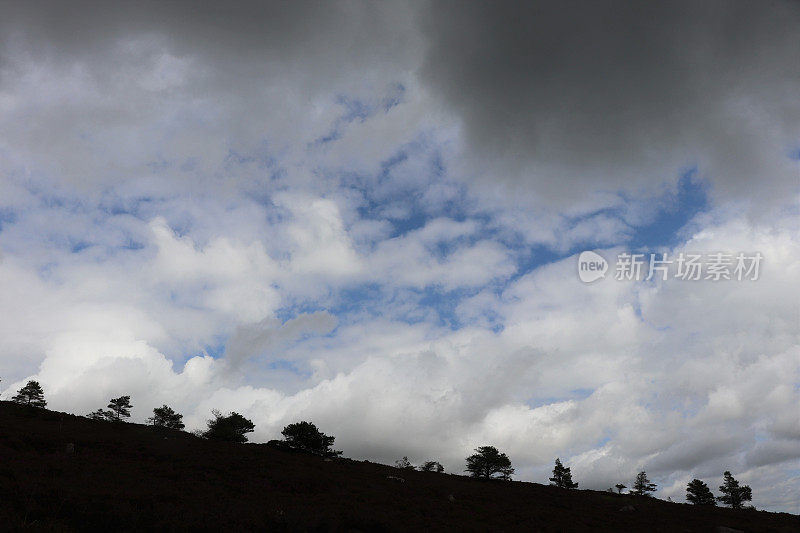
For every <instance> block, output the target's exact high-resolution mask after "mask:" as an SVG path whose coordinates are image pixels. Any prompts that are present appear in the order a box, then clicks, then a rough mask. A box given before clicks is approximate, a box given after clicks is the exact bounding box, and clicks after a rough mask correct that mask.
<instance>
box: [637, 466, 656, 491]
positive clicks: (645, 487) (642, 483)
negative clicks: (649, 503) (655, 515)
mask: <svg viewBox="0 0 800 533" xmlns="http://www.w3.org/2000/svg"><path fill="white" fill-rule="evenodd" d="M655 490H656V484H655V483H650V480H649V479H647V474H645V472H644V470H642V471H641V472H639V473H638V474H637V475H636V481H634V482H633V490H632V491H631V494H635V495H637V496H650V493H651V492H655Z"/></svg>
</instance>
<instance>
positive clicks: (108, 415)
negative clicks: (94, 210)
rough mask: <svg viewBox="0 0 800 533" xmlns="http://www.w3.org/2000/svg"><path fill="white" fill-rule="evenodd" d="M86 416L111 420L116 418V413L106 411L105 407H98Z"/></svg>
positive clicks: (93, 418)
mask: <svg viewBox="0 0 800 533" xmlns="http://www.w3.org/2000/svg"><path fill="white" fill-rule="evenodd" d="M86 418H91V419H92V420H105V421H109V420H113V419H114V413H112V412H111V411H105V410H103V409H98V410H97V411H92V412H91V413H89V414H88V415H86Z"/></svg>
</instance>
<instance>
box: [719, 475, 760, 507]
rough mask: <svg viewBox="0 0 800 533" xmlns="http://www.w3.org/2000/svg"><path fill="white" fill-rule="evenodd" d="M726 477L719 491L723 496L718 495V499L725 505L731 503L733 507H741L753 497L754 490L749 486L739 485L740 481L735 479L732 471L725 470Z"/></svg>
mask: <svg viewBox="0 0 800 533" xmlns="http://www.w3.org/2000/svg"><path fill="white" fill-rule="evenodd" d="M724 476H725V478H724V481H723V483H722V485H720V486H719V491H720V492H721V493H722V496H717V500H719V501H720V502H722V503H723V504H725V505H730V506H731V509H741V508H742V507H743V505H742V504H743V503H744V502H749V501H750V500H752V499H753V491H752V490H751V489H750V487H749V486H747V485H745V486H743V487H740V486H739V482H738V481H736V479H734V477H733V476H732V475H731V473H730V472H727V471H726V472H725V474H724Z"/></svg>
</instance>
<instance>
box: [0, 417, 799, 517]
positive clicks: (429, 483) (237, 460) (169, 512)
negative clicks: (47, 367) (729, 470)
mask: <svg viewBox="0 0 800 533" xmlns="http://www.w3.org/2000/svg"><path fill="white" fill-rule="evenodd" d="M387 476H398V477H402V478H404V480H405V481H404V482H401V481H398V480H394V479H390V478H388V477H387ZM629 505H632V506H634V507H635V510H634V511H620V509H621V508H622V507H625V506H629ZM719 526H725V527H728V528H735V529H738V530H743V531H792V532H797V531H800V517H797V516H794V515H789V514H775V513H766V512H757V511H739V512H736V511H731V510H728V509H718V508H717V509H698V508H693V507H690V506H688V505H683V504H674V503H668V502H664V501H660V500H655V499H646V498H634V497H631V496H618V495H614V494H609V493H605V492H595V491H565V490H560V489H556V488H553V487H548V486H544V485H538V484H535V483H521V482H499V481H498V482H481V481H476V480H472V479H468V478H466V477H462V476H454V475H446V474H434V473H422V472H413V471H412V472H407V471H403V472H401V471H399V470H397V469H395V468H392V467H388V466H384V465H379V464H374V463H368V462H358V461H350V460H335V461H325V460H323V459H322V458H320V457H316V456H308V455H303V454H295V453H291V452H286V451H282V450H278V449H275V448H273V447H270V446H268V445H263V444H246V445H233V444H225V443H214V442H207V441H204V440H202V439H199V438H197V437H195V436H193V435H191V434H188V433H181V432H174V431H158V430H155V429H154V428H152V427H147V426H142V425H137V424H112V423H108V422H96V421H92V420H87V419H85V418H82V417H77V416H73V415H69V414H63V413H56V412H52V411H45V410H37V409H28V408H23V407H21V406H17V405H14V404H10V403H7V402H0V529H2V530H16V529H25V528H27V529H30V530H37V531H38V530H52V531H61V530H65V531H70V530H95V531H100V530H106V531H120V530H128V531H144V530H220V529H227V530H256V529H258V530H271V531H275V530H317V531H329V530H337V531H386V530H397V531H408V530H428V531H430V530H450V531H455V530H461V531H463V530H467V531H469V530H472V531H512V530H523V531H718V530H719Z"/></svg>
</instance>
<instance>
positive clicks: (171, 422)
mask: <svg viewBox="0 0 800 533" xmlns="http://www.w3.org/2000/svg"><path fill="white" fill-rule="evenodd" d="M147 421H148V422H149V423H151V424H153V425H154V426H157V427H163V428H169V429H183V428H184V427H185V426H184V424H183V415H181V414H178V413H176V412H175V411H173V409H172V408H171V407H168V406H166V405H163V406H161V407H156V408H155V409H153V416H151V417H150V418H148V419H147Z"/></svg>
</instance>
